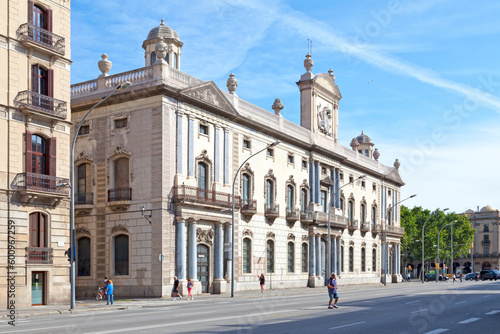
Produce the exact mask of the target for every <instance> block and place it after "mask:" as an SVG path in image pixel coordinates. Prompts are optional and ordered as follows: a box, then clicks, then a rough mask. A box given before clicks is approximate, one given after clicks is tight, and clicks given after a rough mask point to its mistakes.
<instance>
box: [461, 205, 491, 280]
mask: <svg viewBox="0 0 500 334" xmlns="http://www.w3.org/2000/svg"><path fill="white" fill-rule="evenodd" d="M478 209H479V207H478ZM465 214H466V215H467V216H468V217H469V221H470V224H471V227H472V228H473V229H474V230H475V231H476V233H475V234H474V244H473V248H472V252H471V253H472V254H473V255H471V254H469V256H468V257H467V258H462V259H460V260H459V261H458V262H456V263H455V264H454V265H455V266H456V267H458V266H460V267H461V268H463V269H464V272H466V273H468V272H471V271H472V261H473V262H474V271H475V272H479V271H481V270H483V269H498V268H500V249H499V240H500V231H499V229H498V225H499V223H500V211H499V210H497V209H495V208H494V207H492V206H491V205H487V206H485V207H483V208H482V209H481V210H478V211H474V210H467V211H466V212H465Z"/></svg>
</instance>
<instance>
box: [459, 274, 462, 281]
mask: <svg viewBox="0 0 500 334" xmlns="http://www.w3.org/2000/svg"><path fill="white" fill-rule="evenodd" d="M458 277H459V278H460V283H461V282H462V273H460V274H458Z"/></svg>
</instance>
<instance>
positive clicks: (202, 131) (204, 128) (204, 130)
mask: <svg viewBox="0 0 500 334" xmlns="http://www.w3.org/2000/svg"><path fill="white" fill-rule="evenodd" d="M200 134H202V135H208V126H207V125H204V124H200Z"/></svg>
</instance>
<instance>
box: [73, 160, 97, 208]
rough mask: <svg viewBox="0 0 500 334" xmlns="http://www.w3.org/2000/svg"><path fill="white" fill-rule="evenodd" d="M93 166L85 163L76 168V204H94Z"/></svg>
mask: <svg viewBox="0 0 500 334" xmlns="http://www.w3.org/2000/svg"><path fill="white" fill-rule="evenodd" d="M90 173H91V167H90V164H87V163H84V164H81V165H79V166H78V167H77V168H76V191H75V195H76V201H75V204H93V200H92V192H91V191H90V190H89V189H88V188H90V186H91V184H90V182H87V180H89V179H90Z"/></svg>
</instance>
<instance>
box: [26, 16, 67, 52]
mask: <svg viewBox="0 0 500 334" xmlns="http://www.w3.org/2000/svg"><path fill="white" fill-rule="evenodd" d="M17 35H18V37H19V39H20V40H21V42H22V43H23V45H24V46H25V47H26V48H34V49H38V50H41V51H44V52H48V53H50V54H52V55H55V56H64V54H65V51H64V50H65V39H64V37H61V36H59V35H56V34H54V33H53V32H51V31H48V30H45V29H42V28H39V27H36V26H34V25H32V24H31V23H25V24H22V25H21V26H20V27H19V29H17Z"/></svg>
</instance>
